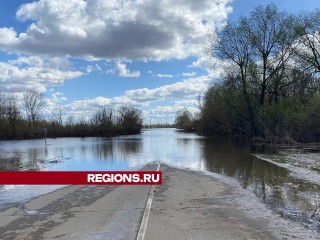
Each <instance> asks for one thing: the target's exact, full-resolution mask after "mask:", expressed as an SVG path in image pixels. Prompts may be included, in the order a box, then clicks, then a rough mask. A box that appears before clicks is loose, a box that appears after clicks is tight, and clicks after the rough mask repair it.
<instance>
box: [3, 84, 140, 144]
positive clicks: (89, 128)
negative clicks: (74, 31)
mask: <svg viewBox="0 0 320 240" xmlns="http://www.w3.org/2000/svg"><path fill="white" fill-rule="evenodd" d="M45 104H46V102H45V99H44V97H43V95H42V94H40V93H39V92H37V91H34V90H31V91H27V92H26V93H25V94H24V97H23V104H22V105H21V104H18V101H17V99H16V98H15V97H14V96H9V97H5V96H3V95H1V96H0V139H30V138H42V137H44V129H46V131H47V137H88V136H102V137H105V136H114V135H123V134H136V133H140V130H141V128H142V116H141V112H140V111H139V110H137V109H135V108H132V107H127V106H122V107H119V108H117V109H113V108H108V107H100V108H99V109H97V110H96V111H94V112H93V113H92V116H90V117H88V118H86V119H87V120H85V119H84V118H83V117H82V118H81V117H80V119H78V120H73V119H74V118H68V119H67V120H66V121H63V118H64V112H63V110H62V109H61V108H56V109H55V110H54V112H53V113H52V116H53V117H52V120H41V118H40V114H41V111H42V110H43V108H44V106H45ZM20 106H21V107H20ZM23 112H25V113H26V117H23Z"/></svg>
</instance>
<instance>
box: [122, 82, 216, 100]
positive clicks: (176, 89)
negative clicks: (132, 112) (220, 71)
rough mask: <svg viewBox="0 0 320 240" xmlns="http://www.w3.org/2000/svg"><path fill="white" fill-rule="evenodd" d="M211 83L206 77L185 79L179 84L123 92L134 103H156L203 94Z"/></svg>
mask: <svg viewBox="0 0 320 240" xmlns="http://www.w3.org/2000/svg"><path fill="white" fill-rule="evenodd" d="M210 82H211V79H210V78H209V77H208V76H201V77H197V78H189V79H185V80H183V81H181V82H176V83H173V84H168V85H164V86H161V87H157V88H153V89H148V88H141V89H135V90H129V91H126V92H125V96H127V97H129V98H130V99H134V100H136V101H157V100H166V99H174V98H177V99H179V98H186V97H189V96H197V95H199V94H202V93H203V92H205V91H206V90H207V88H208V86H209V84H210Z"/></svg>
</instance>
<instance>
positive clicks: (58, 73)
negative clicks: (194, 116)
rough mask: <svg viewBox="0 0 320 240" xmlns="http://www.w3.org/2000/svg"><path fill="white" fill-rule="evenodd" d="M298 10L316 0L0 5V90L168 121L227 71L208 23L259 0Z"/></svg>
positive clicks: (78, 0) (42, 0) (79, 109)
mask: <svg viewBox="0 0 320 240" xmlns="http://www.w3.org/2000/svg"><path fill="white" fill-rule="evenodd" d="M266 3H275V4H276V5H277V7H278V8H279V9H280V10H285V11H288V12H292V13H296V12H299V11H308V10H313V9H315V8H318V7H320V2H319V1H318V0H306V1H303V2H301V1H299V0H291V1H290V0H282V1H262V0H256V1H249V0H234V1H229V0H201V1H193V0H181V1H107V0H90V1H83V0H69V1H64V0H56V1H52V0H51V1H50V0H39V1H24V0H16V1H1V3H0V72H1V73H2V74H1V75H0V91H1V92H2V93H4V94H15V95H16V96H17V98H20V99H21V96H22V94H23V92H24V91H26V90H27V89H36V90H38V91H40V92H43V93H44V94H45V96H46V98H47V99H48V104H47V108H46V109H47V113H46V114H44V115H47V117H50V112H51V111H52V110H53V109H55V107H57V106H62V107H63V108H64V110H65V111H64V112H65V118H67V117H68V115H71V116H80V115H83V116H85V117H88V116H90V114H92V112H93V111H94V110H95V109H96V108H98V107H100V106H104V105H107V106H113V107H117V106H119V105H129V106H134V107H137V108H139V109H141V110H142V112H143V115H144V119H145V121H146V122H148V123H149V121H150V119H151V121H152V122H153V123H160V122H162V123H163V122H165V121H166V120H168V121H169V122H172V121H173V120H174V116H175V114H176V112H177V111H178V110H179V109H182V108H183V107H187V108H189V109H190V110H191V111H196V110H197V101H196V98H197V96H198V95H203V94H204V92H205V90H206V89H207V88H208V86H209V85H210V84H212V83H213V82H214V81H216V80H217V79H218V78H219V77H220V76H221V73H222V69H221V68H220V67H218V66H217V65H215V64H214V63H212V62H210V61H211V60H212V59H210V58H209V57H208V56H207V55H205V54H204V49H205V48H206V46H207V44H208V43H207V35H208V33H209V32H210V31H211V30H212V29H213V27H212V26H216V27H218V26H220V25H222V24H223V23H224V22H225V21H226V20H228V19H231V20H232V21H236V20H237V19H238V18H239V17H240V16H243V15H247V14H248V13H249V12H250V11H251V10H252V9H253V8H254V7H255V6H257V5H258V4H262V5H264V4H266Z"/></svg>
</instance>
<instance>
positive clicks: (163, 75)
mask: <svg viewBox="0 0 320 240" xmlns="http://www.w3.org/2000/svg"><path fill="white" fill-rule="evenodd" d="M157 77H158V78H173V75H171V74H161V73H158V74H157Z"/></svg>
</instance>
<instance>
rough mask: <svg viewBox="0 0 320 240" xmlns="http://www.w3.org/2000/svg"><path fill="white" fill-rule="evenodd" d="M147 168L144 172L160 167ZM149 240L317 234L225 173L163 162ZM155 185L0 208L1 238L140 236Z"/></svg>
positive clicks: (71, 192)
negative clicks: (219, 174)
mask: <svg viewBox="0 0 320 240" xmlns="http://www.w3.org/2000/svg"><path fill="white" fill-rule="evenodd" d="M155 168H156V166H155V165H147V166H146V167H145V168H144V169H155ZM160 170H161V171H162V172H163V184H162V186H158V187H156V188H155V192H154V196H153V202H152V205H151V211H150V215H149V218H148V223H147V228H146V232H145V239H293V238H295V239H317V238H318V237H319V235H318V234H317V233H316V232H314V231H311V230H307V229H304V228H302V227H301V226H300V225H298V224H295V223H291V222H289V221H286V220H284V219H282V218H281V217H279V216H275V215H274V214H272V213H271V211H269V210H267V209H266V208H265V207H264V205H263V204H261V203H259V201H258V200H256V198H255V197H254V195H253V194H251V193H249V192H248V191H246V190H242V189H241V188H240V187H239V186H237V184H236V183H235V182H232V181H228V179H224V178H223V177H218V178H216V176H214V175H211V176H208V175H203V174H201V173H199V172H195V171H189V170H186V169H178V168H173V167H171V166H167V165H163V164H162V165H161V168H160ZM149 191H150V186H134V187H132V186H119V187H116V186H68V187H65V188H62V189H59V190H56V191H54V192H52V193H49V194H46V195H43V196H40V197H37V198H34V199H32V200H31V201H29V202H27V203H20V204H17V205H16V206H14V207H10V208H8V209H5V210H4V211H2V212H0V238H1V239H53V238H57V239H136V236H137V233H138V230H139V227H140V223H141V219H142V216H143V213H144V210H145V205H146V201H147V199H148V196H149Z"/></svg>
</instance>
